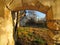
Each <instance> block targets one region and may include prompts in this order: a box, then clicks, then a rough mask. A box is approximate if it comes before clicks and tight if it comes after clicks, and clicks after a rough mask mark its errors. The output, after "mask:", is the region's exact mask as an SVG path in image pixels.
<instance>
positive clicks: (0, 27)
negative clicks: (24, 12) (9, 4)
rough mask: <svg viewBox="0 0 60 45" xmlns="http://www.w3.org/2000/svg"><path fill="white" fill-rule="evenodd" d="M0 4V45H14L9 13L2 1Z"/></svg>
mask: <svg viewBox="0 0 60 45" xmlns="http://www.w3.org/2000/svg"><path fill="white" fill-rule="evenodd" d="M0 4H1V5H0V45H14V39H13V24H12V17H11V12H10V11H9V10H8V9H7V8H6V7H5V3H4V1H3V0H0Z"/></svg>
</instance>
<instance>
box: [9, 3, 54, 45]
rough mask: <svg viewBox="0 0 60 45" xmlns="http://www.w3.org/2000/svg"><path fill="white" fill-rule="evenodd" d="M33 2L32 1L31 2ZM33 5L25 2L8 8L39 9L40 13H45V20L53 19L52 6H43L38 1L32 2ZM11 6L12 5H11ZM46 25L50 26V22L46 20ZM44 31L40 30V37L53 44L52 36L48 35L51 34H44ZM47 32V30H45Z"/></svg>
mask: <svg viewBox="0 0 60 45" xmlns="http://www.w3.org/2000/svg"><path fill="white" fill-rule="evenodd" d="M33 3H34V2H33ZM34 4H35V6H34V5H28V4H27V3H23V6H20V7H12V8H11V7H9V6H8V8H9V9H10V10H11V11H19V10H37V11H40V12H42V13H45V14H46V20H47V21H49V20H52V19H53V13H52V7H49V6H44V5H43V4H41V3H39V2H36V3H34ZM11 6H12V5H11ZM47 26H48V27H49V28H50V26H51V25H50V22H47ZM45 33H46V32H42V33H41V34H42V35H41V37H43V38H44V39H45V40H46V41H47V44H48V45H53V43H52V42H53V40H52V38H51V37H50V36H51V35H48V34H46V35H45ZM47 33H49V32H47ZM51 33H52V32H51Z"/></svg>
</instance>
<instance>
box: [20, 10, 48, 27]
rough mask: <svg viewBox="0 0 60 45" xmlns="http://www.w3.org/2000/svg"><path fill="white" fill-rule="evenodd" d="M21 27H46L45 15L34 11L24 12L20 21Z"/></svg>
mask: <svg viewBox="0 0 60 45" xmlns="http://www.w3.org/2000/svg"><path fill="white" fill-rule="evenodd" d="M20 25H21V26H32V27H47V26H46V14H45V13H42V12H39V11H36V10H25V14H24V16H23V17H21V20H20Z"/></svg>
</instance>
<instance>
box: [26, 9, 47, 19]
mask: <svg viewBox="0 0 60 45" xmlns="http://www.w3.org/2000/svg"><path fill="white" fill-rule="evenodd" d="M26 11H27V12H28V11H29V10H26ZM30 11H34V12H35V14H36V15H37V18H38V19H41V18H44V17H46V14H44V13H42V12H39V11H35V10H30ZM27 14H28V13H27Z"/></svg>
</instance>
